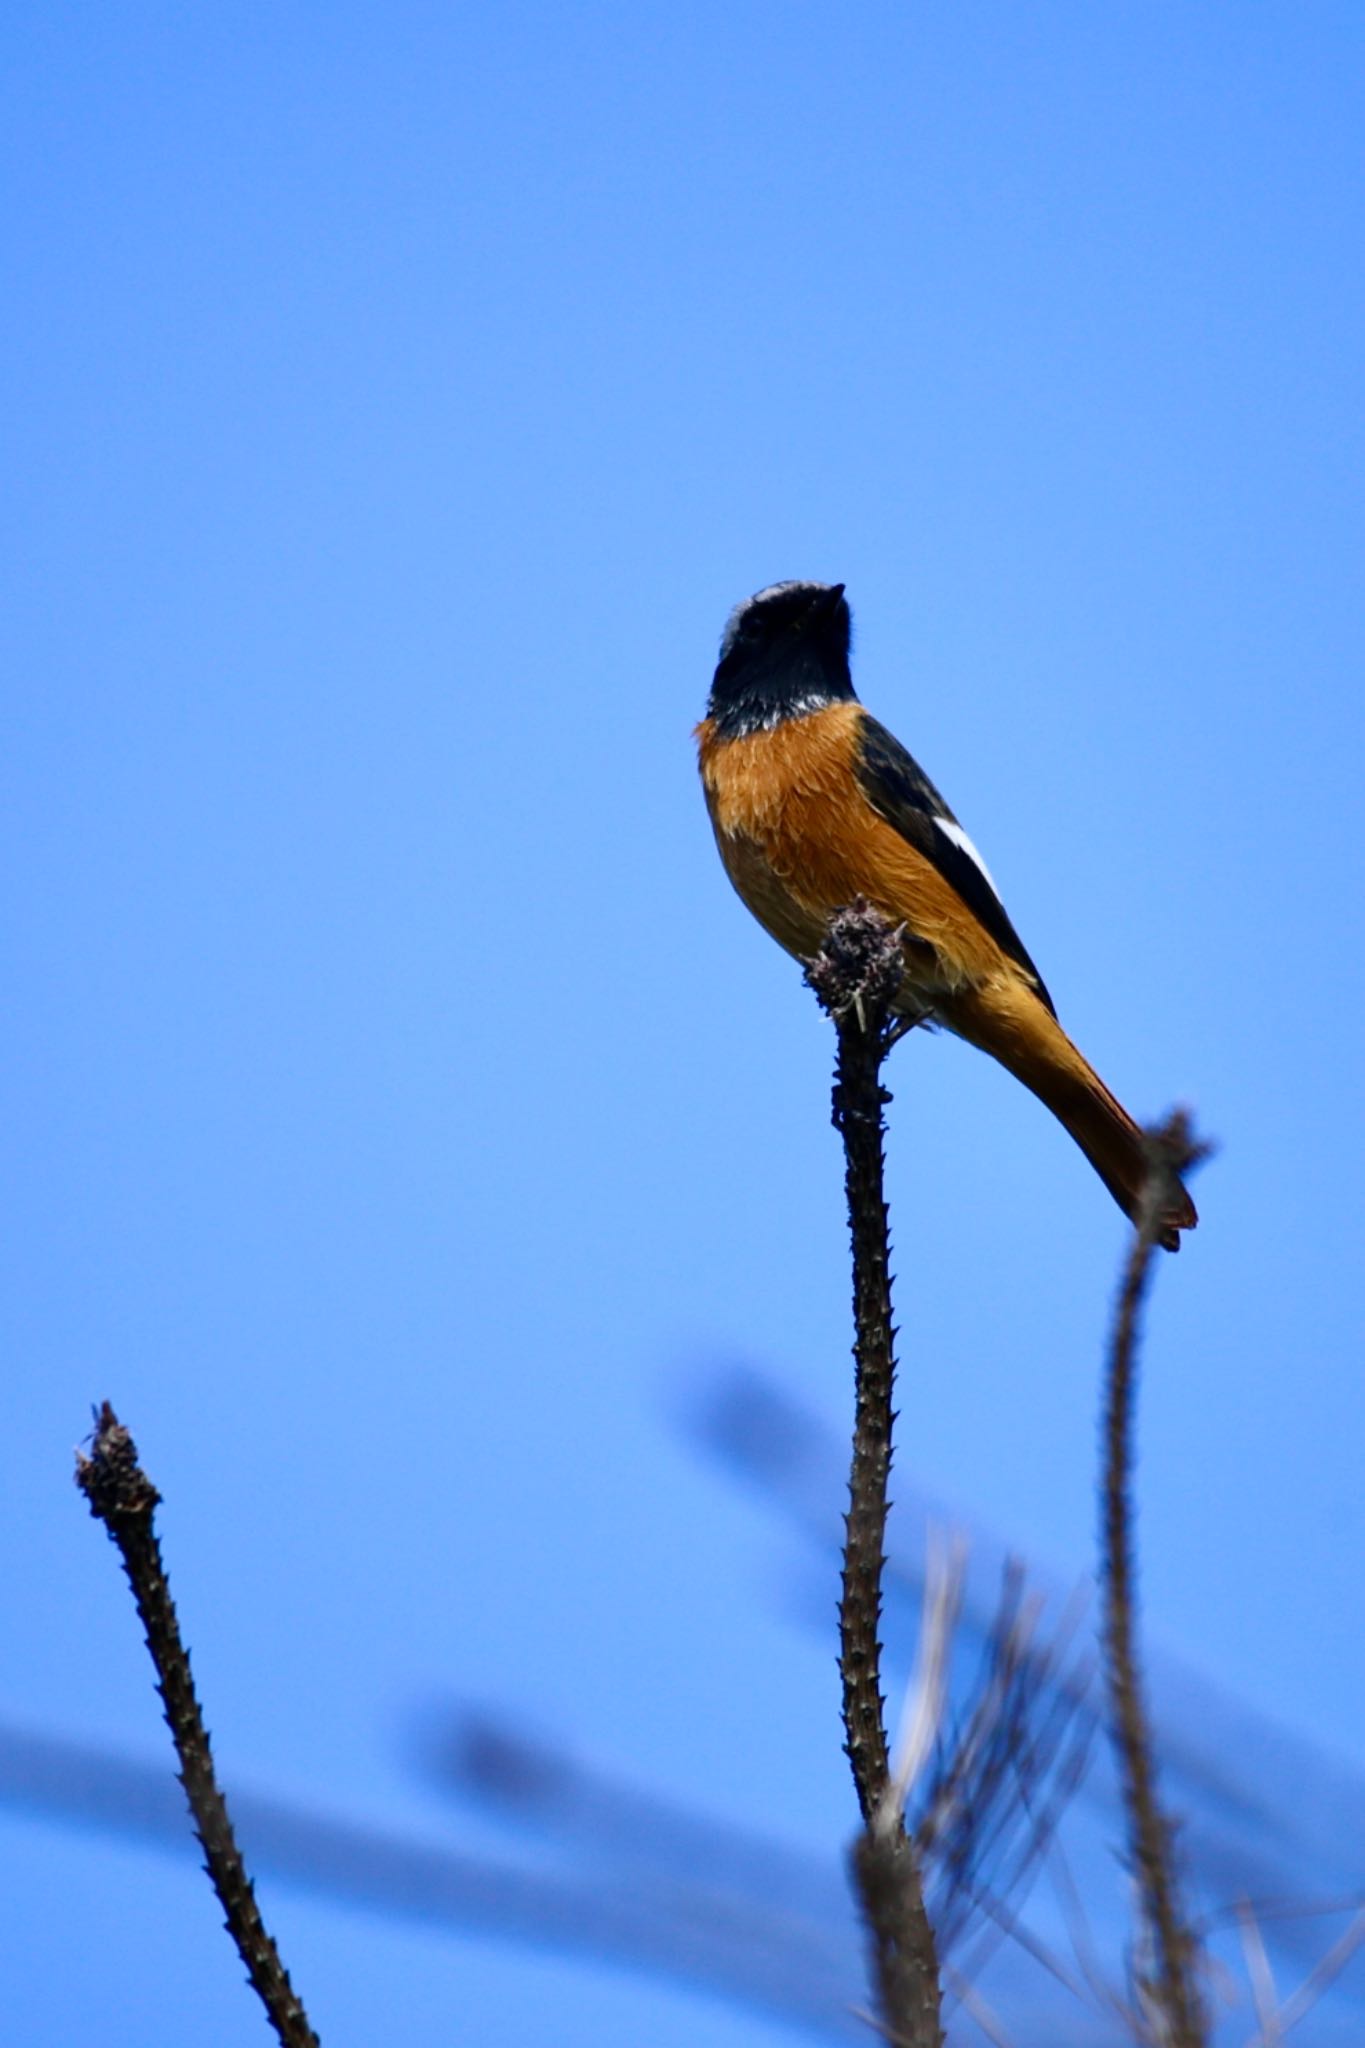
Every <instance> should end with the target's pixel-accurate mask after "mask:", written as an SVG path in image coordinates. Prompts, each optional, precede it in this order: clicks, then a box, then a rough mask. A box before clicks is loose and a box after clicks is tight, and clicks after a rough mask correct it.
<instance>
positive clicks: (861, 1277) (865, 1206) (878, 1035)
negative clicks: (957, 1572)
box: [807, 899, 943, 2048]
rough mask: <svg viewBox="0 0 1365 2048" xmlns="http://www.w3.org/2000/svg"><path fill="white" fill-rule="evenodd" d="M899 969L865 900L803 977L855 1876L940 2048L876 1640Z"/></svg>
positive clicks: (922, 2028) (888, 1963)
mask: <svg viewBox="0 0 1365 2048" xmlns="http://www.w3.org/2000/svg"><path fill="white" fill-rule="evenodd" d="M900 977H901V948H900V934H899V932H898V931H897V930H895V929H894V928H893V927H892V926H891V925H889V924H888V923H887V922H886V920H885V919H884V918H883V917H882V916H880V914H879V913H878V912H877V911H875V910H874V909H872V907H871V906H870V905H869V904H867V903H865V902H863V901H862V900H861V899H859V900H858V901H857V902H855V903H854V904H853V905H852V906H851V907H850V908H849V909H847V910H842V911H840V912H839V913H838V914H837V915H836V916H835V917H834V918H833V919H832V920H831V922H830V927H829V932H828V935H827V937H826V941H825V945H824V948H823V950H822V951H821V953H820V954H819V956H818V957H817V958H816V959H815V960H814V961H812V963H811V965H810V967H809V969H808V971H807V979H808V981H809V982H810V985H811V987H812V988H813V989H814V991H815V994H816V996H817V998H818V1000H819V1002H820V1004H821V1006H822V1008H823V1009H825V1010H826V1011H827V1012H828V1014H829V1015H830V1017H831V1018H832V1019H833V1021H834V1026H835V1030H836V1032H837V1033H838V1041H839V1045H838V1055H837V1060H836V1066H835V1082H834V1124H835V1128H836V1129H837V1130H838V1132H839V1134H840V1136H841V1137H842V1139H843V1141H844V1162H845V1174H844V1185H845V1192H846V1194H847V1198H848V1217H849V1231H850V1235H851V1238H852V1244H853V1323H854V1346H853V1355H854V1361H855V1366H856V1389H855V1413H854V1425H853V1464H852V1471H851V1474H850V1477H849V1509H848V1515H847V1517H846V1520H845V1543H844V1571H843V1593H842V1598H841V1601H840V1607H839V1642H840V1657H839V1670H840V1675H841V1677H842V1680H843V1714H844V1741H845V1748H846V1749H847V1752H848V1758H849V1762H850V1764H851V1765H852V1767H853V1781H854V1785H855V1787H856V1789H857V1794H858V1804H859V1807H860V1808H861V1811H862V1816H863V1831H862V1833H861V1834H860V1835H859V1836H858V1838H857V1840H856V1842H855V1844H854V1849H853V1870H854V1876H855V1879H856V1882H857V1886H858V1892H859V1896H860V1898H861V1901H862V1907H863V1912H864V1916H865V1918H866V1921H867V1925H868V1927H869V1929H870V1931H871V1935H872V1951H873V1968H874V1974H875V1977H876V1981H877V1991H878V2002H879V2005H880V2009H881V2019H882V2025H883V2027H884V2028H885V2031H886V2034H887V2037H888V2039H890V2040H892V2041H895V2042H897V2043H899V2044H903V2048H940V2043H941V2042H942V2040H943V2029H942V2024H941V2021H940V2009H941V2002H942V2000H941V1993H940V1989H939V1974H938V1957H937V1952H936V1949H935V1944H934V1935H933V1930H932V1928H931V1927H930V1925H929V1918H928V1915H927V1913H926V1912H925V1909H924V1897H923V1887H922V1879H921V1873H920V1867H919V1857H918V1854H917V1851H916V1849H915V1846H914V1844H913V1843H912V1842H911V1840H910V1838H909V1837H908V1836H907V1834H906V1832H905V1826H904V1822H903V1820H902V1817H901V1813H900V1807H899V1802H898V1800H897V1799H896V1798H895V1796H894V1793H893V1791H892V1786H891V1770H890V1761H889V1754H888V1747H887V1739H886V1718H885V1708H884V1703H883V1699H882V1689H881V1642H880V1639H879V1634H878V1630H879V1627H880V1622H881V1600H882V1570H883V1566H884V1564H885V1555H884V1550H885V1536H886V1517H887V1509H888V1505H889V1503H888V1500H887V1481H888V1478H889V1475H890V1470H891V1430H892V1423H893V1421H894V1410H893V1408H892V1405H891V1404H892V1399H893V1394H894V1380H895V1352H894V1338H895V1331H894V1327H893V1325H892V1321H891V1245H890V1233H889V1228H888V1222H887V1209H886V1196H885V1156H884V1143H885V1123H884V1120H883V1116H882V1111H883V1109H884V1107H885V1105H886V1104H887V1103H888V1102H889V1101H890V1099H891V1098H890V1096H889V1095H888V1093H887V1091H886V1090H885V1089H884V1088H883V1087H882V1084H881V1070H882V1062H883V1061H884V1060H885V1058H886V1055H887V1053H888V1052H889V1050H890V1048H891V1046H892V1044H893V1043H894V1042H895V1039H896V1038H897V1037H898V1036H899V1035H900V1027H899V1025H898V1024H897V1022H896V1021H895V1020H894V1019H893V1017H892V1015H891V1003H892V1000H893V998H894V996H895V993H896V989H897V987H898V985H899V982H900Z"/></svg>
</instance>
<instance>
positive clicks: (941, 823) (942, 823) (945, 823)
mask: <svg viewBox="0 0 1365 2048" xmlns="http://www.w3.org/2000/svg"><path fill="white" fill-rule="evenodd" d="M934 823H935V824H936V825H937V826H938V829H939V831H940V832H941V833H942V834H943V836H944V838H945V839H950V840H951V841H952V843H953V845H954V846H955V847H957V849H958V851H959V852H961V853H965V854H966V856H967V858H968V860H969V861H971V862H972V863H973V864H974V865H975V866H976V867H978V868H980V870H981V872H982V874H983V875H984V876H985V878H986V885H987V887H988V888H989V890H990V892H991V894H992V896H994V898H995V900H996V902H997V903H998V902H999V901H1000V891H999V890H998V889H997V888H996V886H995V877H994V875H992V873H991V871H990V869H989V868H988V867H987V866H986V863H985V861H984V860H982V858H981V855H980V854H979V853H978V852H977V850H976V848H975V847H974V846H973V845H972V842H971V840H970V839H969V838H968V837H967V835H966V833H965V832H964V831H963V829H962V827H961V826H960V825H958V824H955V823H954V821H953V820H952V819H951V818H939V817H936V818H935V819H934Z"/></svg>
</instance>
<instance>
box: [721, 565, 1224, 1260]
mask: <svg viewBox="0 0 1365 2048" xmlns="http://www.w3.org/2000/svg"><path fill="white" fill-rule="evenodd" d="M851 635H852V619H851V616H850V612H849V606H848V601H847V599H846V598H845V595H844V585H843V584H842V583H807V582H786V583H772V584H769V585H768V587H767V588H766V589H764V590H760V591H758V592H757V593H756V594H755V595H754V596H753V597H750V598H746V599H745V600H744V601H743V603H741V604H738V605H736V607H735V609H734V610H733V611H732V612H731V614H730V617H729V620H728V621H727V623H726V626H725V631H724V634H723V636H722V639H721V644H720V659H719V661H718V662H717V665H716V671H715V675H714V677H713V679H712V683H711V691H710V696H709V698H708V700H707V705H706V715H705V717H704V718H703V719H702V721H701V723H700V725H698V726H697V728H696V733H695V738H696V741H697V754H698V765H699V767H700V770H701V780H702V787H703V790H704V792H705V796H706V806H707V810H708V811H709V813H710V817H711V825H712V828H713V830H714V832H715V837H716V844H717V847H718V848H719V851H720V857H721V860H722V862H723V864H724V867H725V871H726V873H727V874H728V876H729V878H730V881H731V882H732V884H733V885H734V888H735V890H736V891H737V893H738V894H739V896H740V898H741V899H742V901H743V902H744V903H745V904H746V905H747V907H748V908H749V910H751V911H752V912H753V915H754V916H755V917H756V918H757V919H758V922H759V923H760V924H761V925H762V926H763V927H764V928H765V930H767V931H768V932H769V933H771V935H772V937H773V938H775V939H776V940H777V942H778V944H779V945H780V946H783V947H785V949H786V950H787V952H788V953H791V954H793V955H794V956H795V957H796V958H797V959H798V960H800V961H803V962H805V963H809V962H810V961H811V960H813V959H814V958H815V956H816V955H817V954H818V953H819V951H820V949H821V947H822V946H823V944H824V941H825V935H826V932H827V930H828V927H829V922H830V919H831V918H832V917H833V916H834V914H835V912H836V911H838V910H840V909H843V908H844V907H845V906H847V905H849V904H851V903H853V902H854V901H856V900H857V899H858V898H862V899H864V900H865V901H866V902H868V903H870V904H871V905H872V906H873V907H874V908H875V909H876V910H877V911H879V912H880V913H881V915H882V916H883V917H885V918H887V919H888V920H889V921H890V922H891V924H892V925H893V926H897V927H899V928H900V929H901V947H902V953H903V959H904V966H903V969H902V976H901V982H900V986H899V989H898V992H897V995H896V997H895V999H894V1007H895V1009H896V1012H897V1014H898V1016H899V1017H900V1018H901V1019H902V1020H903V1021H904V1022H906V1023H924V1024H928V1025H930V1026H935V1025H938V1026H942V1027H943V1028H944V1029H946V1030H948V1031H951V1032H954V1033H955V1034H956V1035H957V1036H958V1037H959V1038H963V1039H965V1040H966V1041H967V1042H968V1044H970V1045H974V1046H977V1047H979V1049H980V1050H981V1051H982V1052H986V1053H989V1054H990V1055H991V1056H992V1058H994V1059H996V1060H998V1061H999V1062H1000V1064H1001V1066H1003V1067H1005V1068H1006V1069H1007V1070H1008V1071H1009V1072H1010V1073H1011V1074H1013V1075H1014V1077H1015V1079H1016V1080H1019V1081H1022V1082H1023V1084H1024V1086H1025V1087H1026V1088H1028V1089H1031V1090H1032V1092H1033V1094H1034V1095H1036V1096H1037V1097H1038V1098H1039V1100H1040V1101H1041V1102H1043V1103H1045V1104H1046V1106H1047V1107H1048V1108H1049V1109H1050V1110H1051V1111H1052V1114H1053V1115H1054V1116H1055V1117H1056V1118H1057V1120H1058V1122H1059V1123H1061V1124H1062V1126H1063V1128H1064V1129H1065V1130H1067V1131H1068V1132H1069V1133H1070V1134H1071V1136H1072V1137H1073V1138H1074V1139H1075V1141H1076V1143H1077V1144H1078V1145H1079V1146H1080V1148H1081V1150H1082V1152H1083V1153H1084V1154H1085V1156H1086V1158H1087V1159H1088V1160H1089V1161H1090V1164H1091V1165H1092V1166H1093V1167H1094V1169H1095V1171H1096V1173H1097V1174H1098V1175H1099V1177H1100V1179H1101V1180H1102V1181H1103V1182H1104V1185H1105V1186H1106V1187H1107V1188H1108V1190H1109V1192H1110V1194H1111V1195H1112V1196H1113V1198H1114V1200H1115V1201H1116V1202H1117V1203H1118V1205H1119V1207H1120V1208H1121V1209H1122V1210H1123V1211H1124V1213H1125V1215H1127V1216H1128V1217H1130V1218H1131V1219H1132V1220H1133V1221H1134V1222H1137V1221H1138V1220H1139V1217H1140V1210H1141V1206H1142V1202H1143V1197H1144V1191H1145V1188H1146V1183H1147V1175H1148V1158H1147V1152H1146V1148H1145V1140H1144V1136H1143V1133H1142V1131H1141V1129H1140V1128H1139V1126H1138V1125H1137V1124H1136V1123H1135V1122H1134V1121H1133V1119H1132V1117H1131V1116H1129V1114H1128V1112H1127V1110H1126V1109H1125V1108H1124V1107H1123V1105H1122V1104H1121V1103H1120V1102H1119V1100H1118V1099H1117V1097H1116V1096H1115V1095H1113V1094H1112V1093H1111V1091H1110V1090H1109V1089H1108V1088H1107V1087H1106V1086H1105V1084H1104V1082H1103V1081H1102V1080H1101V1079H1100V1077H1099V1075H1098V1074H1097V1073H1096V1072H1095V1069H1094V1068H1093V1067H1092V1066H1091V1065H1090V1063H1089V1061H1088V1060H1087V1059H1086V1058H1085V1057H1084V1055H1083V1054H1082V1053H1081V1052H1080V1051H1079V1049H1078V1048H1077V1047H1076V1046H1075V1045H1073V1044H1072V1042H1071V1040H1070V1039H1069V1038H1068V1037H1067V1035H1066V1033H1065V1031H1064V1030H1063V1029H1062V1027H1061V1025H1060V1023H1059V1022H1058V1021H1057V1011H1056V1007H1055V1005H1054V1003H1053V1001H1052V997H1051V996H1050V995H1049V994H1048V991H1047V987H1046V984H1045V983H1044V981H1043V978H1042V975H1041V974H1040V973H1039V971H1038V969H1037V967H1036V966H1035V965H1034V963H1033V961H1032V960H1031V959H1030V957H1029V955H1028V953H1027V951H1026V950H1025V948H1024V944H1023V941H1022V940H1021V939H1020V937H1019V934H1018V933H1017V932H1016V930H1015V929H1014V926H1013V925H1012V924H1011V922H1010V919H1009V917H1008V915H1007V913H1006V910H1005V907H1004V905H1003V903H1002V902H1001V900H1000V896H999V893H998V891H997V889H996V886H995V883H994V882H993V880H992V879H991V875H990V872H989V870H988V869H987V867H986V863H985V862H984V860H983V859H982V858H981V855H980V854H979V853H978V852H977V850H976V847H975V846H974V845H973V844H972V841H971V840H970V839H969V838H968V836H967V834H966V832H965V831H964V830H963V827H962V826H961V824H959V822H958V820H957V818H956V817H955V816H954V814H953V812H952V811H951V810H950V809H949V808H948V805H947V804H946V803H945V802H944V800H943V798H942V797H941V796H940V795H939V793H938V791H937V790H936V789H935V787H934V785H933V783H932V782H931V781H930V780H929V778H928V776H927V775H926V774H925V773H924V770H923V769H922V768H921V767H920V766H919V764H918V763H917V762H916V761H915V760H914V759H913V758H912V756H911V755H910V754H908V753H907V752H906V750H905V748H904V747H903V746H902V745H901V743H900V741H899V740H897V739H896V738H894V736H893V735H892V734H891V733H890V732H888V731H887V729H886V727H885V726H884V725H881V724H880V723H879V722H878V721H877V719H875V718H873V717H872V715H871V713H870V712H868V711H866V710H865V709H864V707H863V705H862V704H861V703H860V702H859V699H858V696H857V693H856V692H855V690H854V687H853V678H852V674H851V671H850V667H849V648H850V641H851ZM1197 1222H1198V1216H1197V1215H1196V1212H1195V1207H1194V1204H1193V1202H1192V1201H1191V1200H1190V1198H1189V1195H1188V1193H1187V1192H1186V1190H1185V1189H1184V1187H1183V1185H1180V1184H1179V1183H1176V1184H1175V1187H1174V1189H1173V1191H1172V1194H1171V1197H1170V1201H1169V1204H1168V1206H1167V1207H1166V1208H1165V1209H1163V1211H1162V1212H1161V1214H1160V1216H1159V1217H1158V1219H1157V1223H1158V1240H1157V1241H1158V1242H1159V1243H1161V1244H1163V1245H1164V1246H1165V1247H1166V1249H1167V1250H1168V1251H1177V1250H1178V1249H1179V1246H1180V1233H1181V1231H1183V1230H1190V1229H1193V1227H1194V1225H1195V1224H1196V1223H1197Z"/></svg>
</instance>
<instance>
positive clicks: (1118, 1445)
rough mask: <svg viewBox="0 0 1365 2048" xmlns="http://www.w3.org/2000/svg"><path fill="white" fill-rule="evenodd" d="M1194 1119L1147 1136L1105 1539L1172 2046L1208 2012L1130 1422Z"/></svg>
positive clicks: (1118, 1363) (1109, 1652)
mask: <svg viewBox="0 0 1365 2048" xmlns="http://www.w3.org/2000/svg"><path fill="white" fill-rule="evenodd" d="M1208 1149H1209V1148H1208V1147H1207V1146H1205V1145H1202V1144H1199V1143H1197V1142H1196V1141H1195V1139H1194V1137H1193V1134H1192V1132H1191V1129H1190V1124H1189V1119H1188V1118H1187V1117H1186V1115H1185V1113H1184V1112H1183V1111H1182V1110H1176V1111H1175V1112H1174V1113H1173V1114H1172V1115H1171V1116H1170V1117H1168V1118H1167V1120H1166V1122H1165V1123H1164V1124H1163V1125H1161V1126H1160V1127H1159V1128H1157V1129H1154V1130H1151V1131H1149V1132H1148V1134H1147V1153H1148V1174H1147V1185H1146V1189H1145V1192H1144V1195H1143V1201H1142V1207H1141V1210H1140V1212H1139V1215H1138V1227H1137V1231H1136V1234H1135V1236H1134V1238H1133V1243H1132V1246H1131V1249H1130V1250H1129V1253H1128V1258H1127V1262H1126V1264H1125V1267H1124V1273H1123V1282H1122V1285H1121V1287H1120V1289H1119V1298H1118V1307H1117V1311H1116V1314H1115V1317H1114V1332H1113V1337H1112V1339H1111V1342H1110V1350H1109V1360H1108V1365H1107V1368H1106V1373H1105V1412H1104V1444H1103V1455H1104V1476H1103V1493H1102V1510H1103V1543H1102V1556H1101V1579H1102V1583H1103V1593H1104V1659H1105V1681H1106V1684H1107V1686H1108V1691H1109V1711H1110V1737H1111V1740H1112V1742H1113V1745H1114V1752H1115V1756H1116V1759H1117V1763H1118V1774H1119V1782H1120V1785H1121V1787H1122V1791H1123V1801H1124V1808H1125V1812H1126V1815H1127V1821H1128V1842H1129V1850H1130V1853H1131V1856H1132V1861H1133V1867H1134V1871H1135V1874H1136V1878H1137V1884H1138V1894H1139V1898H1140V1901H1141V1909H1142V1915H1143V1919H1144V1921H1145V1923H1146V1927H1147V1930H1148V1933H1149V1936H1150V1945H1151V1950H1152V1958H1153V1974H1152V1977H1151V1980H1150V1982H1147V1983H1145V1984H1144V1985H1143V1986H1142V1989H1143V1992H1144V1994H1145V1998H1146V2000H1147V2002H1149V2003H1150V2004H1152V2005H1154V2006H1155V2008H1156V2010H1157V2011H1158V2012H1159V2013H1160V2015H1161V2017H1162V2022H1163V2038H1165V2039H1168V2040H1169V2041H1170V2043H1171V2044H1172V2048H1202V2044H1203V2043H1204V2042H1206V2041H1207V2039H1208V2018H1207V2015H1206V2013H1205V2011H1204V2005H1203V2000H1202V1998H1201V1996H1200V1992H1199V1986H1198V1974H1199V1962H1200V1957H1199V1947H1198V1943H1197V1942H1196V1940H1195V1937H1194V1935H1193V1933H1192V1932H1191V1928H1190V1922H1189V1919H1188V1917H1187V1915H1186V1912H1185V1909H1184V1905H1183V1903H1182V1901H1181V1897H1180V1886H1179V1882H1178V1878H1177V1872H1176V1855H1175V1838H1174V1830H1173V1828H1172V1826H1171V1823H1170V1821H1169V1820H1168V1818H1167V1817H1166V1815H1165V1814H1164V1813H1163V1812H1162V1808H1161V1803H1160V1799H1159V1797H1158V1793H1157V1784H1156V1762H1155V1757H1154V1754H1153V1748H1152V1735H1151V1724H1150V1720H1149V1717H1148V1713H1147V1705H1146V1700H1145V1697H1144V1690H1143V1684H1142V1675H1141V1671H1140V1668H1139V1662H1138V1651H1137V1644H1136V1635H1137V1621H1136V1615H1137V1563H1136V1555H1135V1543H1134V1512H1133V1503H1132V1468H1133V1428H1134V1413H1135V1408H1136V1387H1137V1351H1138V1341H1139V1337H1140V1333H1141V1317H1142V1305H1143V1301H1144V1298H1145V1296H1146V1293H1147V1288H1148V1285H1149V1283H1150V1280H1151V1274H1152V1254H1153V1251H1154V1250H1155V1248H1156V1246H1157V1245H1158V1243H1159V1242H1160V1239H1161V1229H1162V1218H1163V1216H1164V1215H1165V1214H1166V1212H1167V1210H1168V1209H1169V1207H1170V1206H1171V1203H1172V1200H1173V1198H1174V1193H1175V1190H1176V1189H1177V1188H1178V1186H1179V1176H1180V1175H1181V1174H1182V1173H1186V1172H1188V1171H1189V1170H1190V1169H1191V1168H1192V1167H1194V1166H1197V1165H1198V1164H1199V1162H1200V1161H1201V1160H1202V1159H1204V1158H1205V1157H1207V1154H1208Z"/></svg>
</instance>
